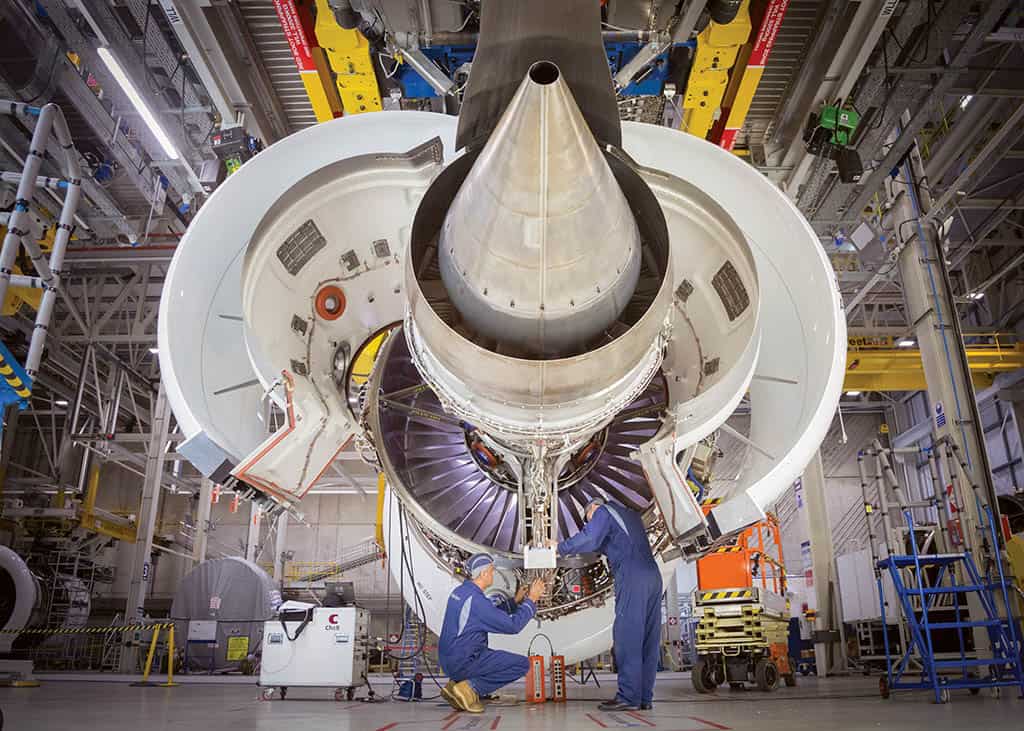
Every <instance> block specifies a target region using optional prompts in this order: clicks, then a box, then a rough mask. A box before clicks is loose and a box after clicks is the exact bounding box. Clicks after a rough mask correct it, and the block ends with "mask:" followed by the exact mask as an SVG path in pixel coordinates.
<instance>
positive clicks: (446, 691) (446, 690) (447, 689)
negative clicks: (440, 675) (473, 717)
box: [441, 680, 466, 711]
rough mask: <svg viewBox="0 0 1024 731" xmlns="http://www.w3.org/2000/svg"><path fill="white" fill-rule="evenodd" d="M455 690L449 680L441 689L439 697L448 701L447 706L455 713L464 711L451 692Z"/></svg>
mask: <svg viewBox="0 0 1024 731" xmlns="http://www.w3.org/2000/svg"><path fill="white" fill-rule="evenodd" d="M454 689H455V681H454V680H449V681H448V684H447V685H446V686H444V687H443V688H441V697H442V698H444V699H445V700H446V701H448V705H449V706H451V707H452V708H454V709H455V710H456V711H464V710H466V709H465V708H463V707H462V704H461V703H459V699H458V698H456V697H455V693H454V692H453V691H454Z"/></svg>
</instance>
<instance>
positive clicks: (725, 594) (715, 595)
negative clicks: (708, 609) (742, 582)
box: [700, 589, 754, 602]
mask: <svg viewBox="0 0 1024 731" xmlns="http://www.w3.org/2000/svg"><path fill="white" fill-rule="evenodd" d="M753 597H754V591H753V590H752V589H727V590H725V591H702V592H701V593H700V600H701V601H702V602H713V601H718V600H720V599H752V598H753Z"/></svg>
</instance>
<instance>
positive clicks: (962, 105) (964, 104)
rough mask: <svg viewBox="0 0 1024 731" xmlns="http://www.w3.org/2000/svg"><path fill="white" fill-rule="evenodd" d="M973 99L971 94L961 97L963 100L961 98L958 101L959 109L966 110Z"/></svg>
mask: <svg viewBox="0 0 1024 731" xmlns="http://www.w3.org/2000/svg"><path fill="white" fill-rule="evenodd" d="M973 98H974V95H973V94H967V95H966V96H964V97H963V98H962V99H961V100H960V108H961V109H966V108H967V105H968V104H970V103H971V99H973Z"/></svg>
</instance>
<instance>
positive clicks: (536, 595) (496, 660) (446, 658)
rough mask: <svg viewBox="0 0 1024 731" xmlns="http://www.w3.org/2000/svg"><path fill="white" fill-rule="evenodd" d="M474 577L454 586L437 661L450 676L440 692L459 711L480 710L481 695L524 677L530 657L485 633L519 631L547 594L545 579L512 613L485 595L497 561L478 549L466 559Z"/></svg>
mask: <svg viewBox="0 0 1024 731" xmlns="http://www.w3.org/2000/svg"><path fill="white" fill-rule="evenodd" d="M466 573H467V574H469V576H470V578H469V579H467V580H466V581H464V582H462V584H461V585H460V586H458V587H456V588H455V589H454V590H452V593H451V595H450V596H449V597H448V607H447V609H445V613H444V624H443V625H442V626H441V639H440V642H439V643H438V652H437V655H438V660H439V661H440V663H441V668H442V669H443V670H444V672H445V673H447V675H448V677H449V678H450V679H451V680H449V681H448V684H447V685H446V686H445V687H444V688H442V689H441V695H442V696H444V699H445V700H446V701H448V703H449V704H450V705H451V706H452V707H453V708H455V709H456V710H461V711H469V712H470V713H482V712H483V710H484V706H483V703H481V702H480V696H486V695H490V694H491V693H493V692H494V691H496V690H497V689H498V688H501V687H502V686H504V685H507V684H508V683H511V682H512V681H514V680H519V678H521V677H523V676H524V675H526V671H527V670H528V669H529V667H530V662H529V660H527V659H526V657H525V656H523V655H516V654H514V653H511V652H505V651H504V650H492V649H490V648H489V647H488V646H487V633H488V632H498V633H500V634H504V635H514V634H518V633H519V632H520V631H521V630H522V629H523V627H525V626H526V623H527V622H529V621H530V620H531V619H533V617H534V615H536V614H537V600H539V599H540V597H541V595H542V594H543V593H544V581H543V579H536V580H534V582H533V583H532V584H530V587H529V589H527V588H526V587H525V586H522V587H520V588H519V591H518V592H516V604H517V605H518V606H517V607H516V610H515V611H514V612H513V613H511V614H509V613H508V612H506V611H505V610H503V609H499V608H498V607H496V606H494V604H492V603H491V600H490V599H489V598H488V597H487V596H486V595H485V594H484V592H485V591H486V590H487V589H489V588H490V586H491V584H493V583H494V559H493V558H492V557H491V556H490V555H488V554H486V553H477V554H474V555H473V556H471V557H470V558H469V560H468V561H467V562H466Z"/></svg>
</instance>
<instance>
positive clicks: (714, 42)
mask: <svg viewBox="0 0 1024 731" xmlns="http://www.w3.org/2000/svg"><path fill="white" fill-rule="evenodd" d="M750 30H751V24H750V0H743V5H742V6H740V10H739V13H737V14H736V18H735V19H734V20H733V21H732V22H731V23H726V24H725V25H722V24H720V23H716V22H715V21H713V20H712V21H710V22H709V23H708V27H707V28H705V29H704V30H703V31H701V33H700V35H698V36H697V50H696V52H695V53H694V56H693V66H692V67H691V68H690V78H689V79H688V80H687V82H686V93H685V94H684V95H683V110H684V113H683V127H682V128H683V130H685V131H686V132H689V133H690V134H692V135H694V136H696V137H700V138H705V137H707V136H708V132H710V131H711V127H712V125H714V123H715V115H716V113H717V112H718V108H719V105H720V104H721V103H722V97H723V96H725V90H726V87H727V86H728V85H729V69H731V68H732V67H733V65H734V64H735V63H736V57H737V56H738V55H739V52H740V48H741V47H742V46H743V44H744V43H746V42H747V39H748V38H749V37H750Z"/></svg>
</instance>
